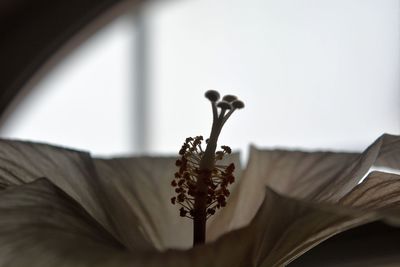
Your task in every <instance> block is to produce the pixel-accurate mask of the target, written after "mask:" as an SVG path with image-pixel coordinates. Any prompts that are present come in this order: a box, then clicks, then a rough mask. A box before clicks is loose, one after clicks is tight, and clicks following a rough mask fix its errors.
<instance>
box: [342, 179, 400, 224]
mask: <svg viewBox="0 0 400 267" xmlns="http://www.w3.org/2000/svg"><path fill="white" fill-rule="evenodd" d="M338 204H340V205H343V206H349V207H353V208H357V209H362V210H368V211H374V210H379V212H380V213H381V214H386V216H387V220H389V221H390V222H391V223H393V224H397V225H398V226H400V176H399V175H396V174H392V173H384V172H372V173H370V174H369V175H368V176H367V177H366V178H365V180H364V181H363V182H362V183H361V184H359V185H357V186H356V187H355V188H353V190H352V191H350V192H349V193H348V194H347V195H346V196H344V197H343V198H342V199H341V200H340V201H339V202H338Z"/></svg>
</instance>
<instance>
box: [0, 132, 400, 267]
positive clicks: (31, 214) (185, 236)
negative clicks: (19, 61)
mask: <svg viewBox="0 0 400 267" xmlns="http://www.w3.org/2000/svg"><path fill="white" fill-rule="evenodd" d="M250 154H251V155H250V159H249V163H248V166H247V167H246V168H245V169H243V170H242V169H241V168H240V164H239V160H238V155H237V154H233V155H231V156H230V158H229V160H228V162H235V165H236V168H235V178H236V182H235V183H234V184H233V185H232V186H233V188H232V189H231V190H230V191H231V194H230V197H229V201H228V202H227V203H226V207H225V208H224V209H222V210H221V211H219V212H218V213H216V214H215V215H214V216H213V217H211V218H210V219H209V220H208V222H207V223H208V224H207V242H206V244H204V245H199V246H196V247H194V248H191V245H192V224H191V221H190V220H187V219H185V218H182V217H180V216H179V214H178V211H177V209H176V207H174V206H172V205H171V203H170V199H171V196H172V195H173V194H174V191H173V190H174V188H172V187H171V186H170V183H171V178H172V177H173V174H174V173H175V172H176V166H175V164H176V157H129V158H111V159H98V158H93V157H91V156H90V154H89V153H86V152H82V151H77V150H71V149H66V148H61V147H57V146H52V145H47V144H39V143H31V142H22V141H12V140H0V185H1V190H0V266H13V267H15V266H16V267H18V266H37V267H39V266H40V267H46V266H57V267H60V266H121V267H123V266H129V267H132V266H141V267H142V266H143V267H146V266H171V267H179V266H185V267H186V266H199V267H200V266H201V267H212V266H218V267H224V266H226V267H235V266H238V267H239V266H243V267H248V266H268V267H270V266H285V265H288V264H289V263H290V262H292V261H293V260H295V259H296V258H298V257H300V256H301V255H303V254H304V253H306V252H307V251H309V250H310V249H312V248H313V247H315V246H317V245H318V244H320V243H322V242H324V241H325V240H327V239H329V238H331V237H333V236H334V235H337V234H339V233H341V232H344V231H346V230H349V229H352V228H355V227H358V226H360V225H364V224H368V223H371V222H374V221H384V222H387V223H390V224H392V225H398V224H399V211H400V204H399V203H400V179H399V178H400V176H398V175H397V174H395V173H396V172H398V170H399V169H400V137H397V136H392V135H383V136H381V137H380V138H378V139H377V140H376V141H375V142H374V143H373V144H372V145H371V146H370V147H369V148H367V149H366V150H365V151H364V152H363V153H360V154H359V153H334V152H301V151H286V150H267V149H257V148H254V147H253V148H252V149H251V153H250ZM374 169H379V170H381V171H372V170H374ZM382 170H384V171H382ZM368 256H369V255H366V258H368ZM390 260H391V262H390V263H395V262H398V260H399V259H398V258H397V259H396V258H395V259H390ZM353 266H356V265H353ZM364 266H365V265H364ZM375 266H378V265H375Z"/></svg>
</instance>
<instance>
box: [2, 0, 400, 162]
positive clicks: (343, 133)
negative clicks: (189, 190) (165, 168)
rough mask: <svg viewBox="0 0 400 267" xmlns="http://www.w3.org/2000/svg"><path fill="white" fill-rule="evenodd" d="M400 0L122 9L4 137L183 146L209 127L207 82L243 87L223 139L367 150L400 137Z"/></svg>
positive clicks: (259, 0)
mask: <svg viewBox="0 0 400 267" xmlns="http://www.w3.org/2000/svg"><path fill="white" fill-rule="evenodd" d="M399 73H400V0H383V1H382V0H324V1H320V0H307V1H304V0H279V1H278V0H274V1H273V0H246V1H245V0H219V1H215V0H191V1H179V0H176V1H152V2H150V3H149V4H148V5H147V6H146V8H145V9H144V10H142V12H140V13H139V14H138V13H135V12H133V11H132V12H130V11H129V10H128V11H127V12H126V13H125V14H123V15H121V16H119V17H116V18H115V19H114V20H113V21H112V22H111V23H109V24H108V25H106V26H105V27H104V28H102V29H101V30H99V31H98V32H97V33H96V34H95V35H93V36H92V37H91V38H90V39H88V40H86V41H85V42H84V43H82V44H81V45H80V46H79V47H78V48H77V49H76V50H74V51H73V52H72V53H69V54H68V56H67V57H65V58H64V60H63V61H62V62H61V63H59V64H57V65H56V66H55V67H54V68H53V69H52V70H51V71H50V72H49V73H48V74H47V75H46V77H44V78H43V79H41V80H40V82H39V83H37V84H36V85H35V87H34V88H33V89H32V90H31V91H30V93H29V94H27V95H26V96H24V98H23V99H21V100H20V101H19V103H18V105H17V106H16V108H15V110H14V111H13V112H12V113H10V115H9V116H8V117H7V119H6V120H5V122H4V124H3V125H2V126H1V128H0V136H2V137H9V138H18V139H29V140H35V141H42V142H50V143H54V144H59V145H63V146H68V147H73V148H79V149H84V150H90V151H91V152H92V153H93V154H95V155H102V156H104V155H106V156H107V155H116V154H117V155H124V154H175V153H177V151H178V150H179V148H180V146H181V144H182V142H183V141H184V139H185V138H186V137H188V136H195V135H199V134H202V135H205V136H207V135H208V134H209V131H210V126H211V117H212V114H211V108H210V105H209V103H208V101H207V100H206V99H205V98H204V97H203V95H204V92H205V91H206V90H208V89H216V90H219V91H220V92H221V93H222V94H228V93H229V94H236V95H237V96H239V98H241V99H242V100H243V101H244V102H245V104H246V107H245V109H243V110H240V111H237V112H235V114H234V115H233V116H232V117H231V119H230V120H229V122H228V123H227V124H226V127H225V128H224V130H223V133H222V135H221V137H220V143H221V144H226V145H230V146H231V147H232V148H234V149H236V150H241V151H243V152H244V157H245V156H246V154H247V150H248V146H249V144H255V145H257V146H260V147H289V148H292V149H312V150H316V149H318V150H327V149H330V150H342V151H360V150H363V149H364V148H365V147H366V146H367V145H369V144H370V143H371V142H372V141H373V140H374V139H376V138H377V137H378V136H379V135H381V134H382V133H384V132H387V133H393V134H399V133H400V76H399Z"/></svg>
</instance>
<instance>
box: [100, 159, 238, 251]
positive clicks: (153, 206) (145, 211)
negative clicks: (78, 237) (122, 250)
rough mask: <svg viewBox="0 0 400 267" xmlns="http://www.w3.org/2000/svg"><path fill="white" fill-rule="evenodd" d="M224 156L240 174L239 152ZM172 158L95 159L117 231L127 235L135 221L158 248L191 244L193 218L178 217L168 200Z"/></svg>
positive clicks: (105, 201)
mask: <svg viewBox="0 0 400 267" xmlns="http://www.w3.org/2000/svg"><path fill="white" fill-rule="evenodd" d="M225 160H226V161H228V162H234V163H235V165H236V169H235V176H236V177H237V176H239V174H240V163H239V154H232V155H230V157H229V158H227V159H225ZM175 161H176V157H132V158H115V159H96V160H95V161H94V162H95V166H96V169H97V172H98V175H99V179H100V181H101V184H102V185H103V186H104V188H105V190H104V191H105V194H106V195H105V198H104V202H103V203H104V205H105V208H106V209H107V211H108V214H109V215H110V218H111V219H112V221H113V223H114V225H116V228H117V229H119V231H120V234H123V235H125V237H126V238H129V235H130V234H131V231H130V229H131V228H132V225H134V224H138V225H140V227H141V228H142V231H143V233H144V235H145V236H146V239H147V240H150V241H151V243H152V244H154V245H155V247H156V248H158V249H160V250H163V249H166V248H189V247H191V246H192V242H193V241H192V239H193V237H192V227H193V226H192V221H191V220H188V219H187V218H182V217H180V216H179V211H178V208H177V207H176V206H173V205H172V204H171V202H170V199H171V197H172V196H174V195H175V193H174V190H173V187H171V185H170V184H171V181H172V179H173V175H174V173H175V172H176V166H175ZM235 184H236V183H234V185H235ZM216 216H218V214H217V215H216ZM177 229H179V230H177ZM221 232H222V231H221Z"/></svg>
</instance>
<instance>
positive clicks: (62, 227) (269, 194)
mask: <svg viewBox="0 0 400 267" xmlns="http://www.w3.org/2000/svg"><path fill="white" fill-rule="evenodd" d="M265 196H266V197H265V199H264V202H263V204H262V206H261V208H260V210H259V211H258V213H257V216H256V217H255V218H254V220H253V221H252V222H251V224H250V225H248V226H247V227H245V228H242V229H239V230H236V231H233V232H231V233H228V234H227V235H224V236H222V237H221V238H220V239H218V240H217V241H216V242H214V243H210V244H208V245H204V246H199V247H197V248H195V249H191V250H188V251H177V250H170V251H167V252H165V253H159V252H156V251H138V250H136V251H134V252H132V251H128V250H127V248H124V247H123V245H122V244H120V243H119V242H118V241H117V240H116V239H114V238H113V237H112V235H110V234H108V233H107V232H106V231H105V229H104V228H103V227H102V226H101V225H100V224H98V223H97V222H96V221H95V220H93V219H92V218H91V217H90V215H89V214H88V213H86V211H85V210H84V209H83V208H82V207H81V206H80V205H79V204H78V203H77V202H76V201H74V200H73V199H72V198H70V197H69V196H68V195H67V194H65V193H64V192H63V191H61V190H60V189H58V188H57V187H55V186H53V185H52V184H51V183H50V182H48V181H47V180H46V179H39V180H37V181H35V182H33V183H30V184H25V185H22V186H16V187H9V188H8V189H6V190H3V191H2V192H0V229H1V230H0V266H33V267H39V266H40V267H50V266H60V267H67V266H82V267H89V266H100V267H111V266H120V267H124V266H126V267H128V266H129V267H135V266H138V267H139V266H140V267H158V266H159V267H161V266H163V267H187V266H192V267H204V266H207V267H213V266H215V267H217V266H218V267H250V266H268V267H271V266H282V265H284V264H287V263H288V262H290V261H291V260H293V259H295V258H296V257H298V256H299V255H301V254H302V253H304V252H305V251H307V250H309V249H310V248H312V247H313V246H315V245H317V244H318V243H320V242H322V241H323V240H325V239H326V238H328V237H330V236H332V235H334V234H337V233H339V232H341V231H344V230H346V229H349V228H352V227H355V226H357V225H360V224H364V223H367V222H369V221H373V220H376V219H378V218H379V216H377V215H376V214H377V213H375V212H373V213H355V212H353V211H352V212H346V211H342V210H338V209H336V208H333V207H329V206H323V205H315V204H310V203H307V202H303V201H297V200H294V199H290V198H287V197H283V196H280V195H278V194H276V193H274V192H273V191H271V190H267V191H266V194H265ZM175 231H179V229H175Z"/></svg>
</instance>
